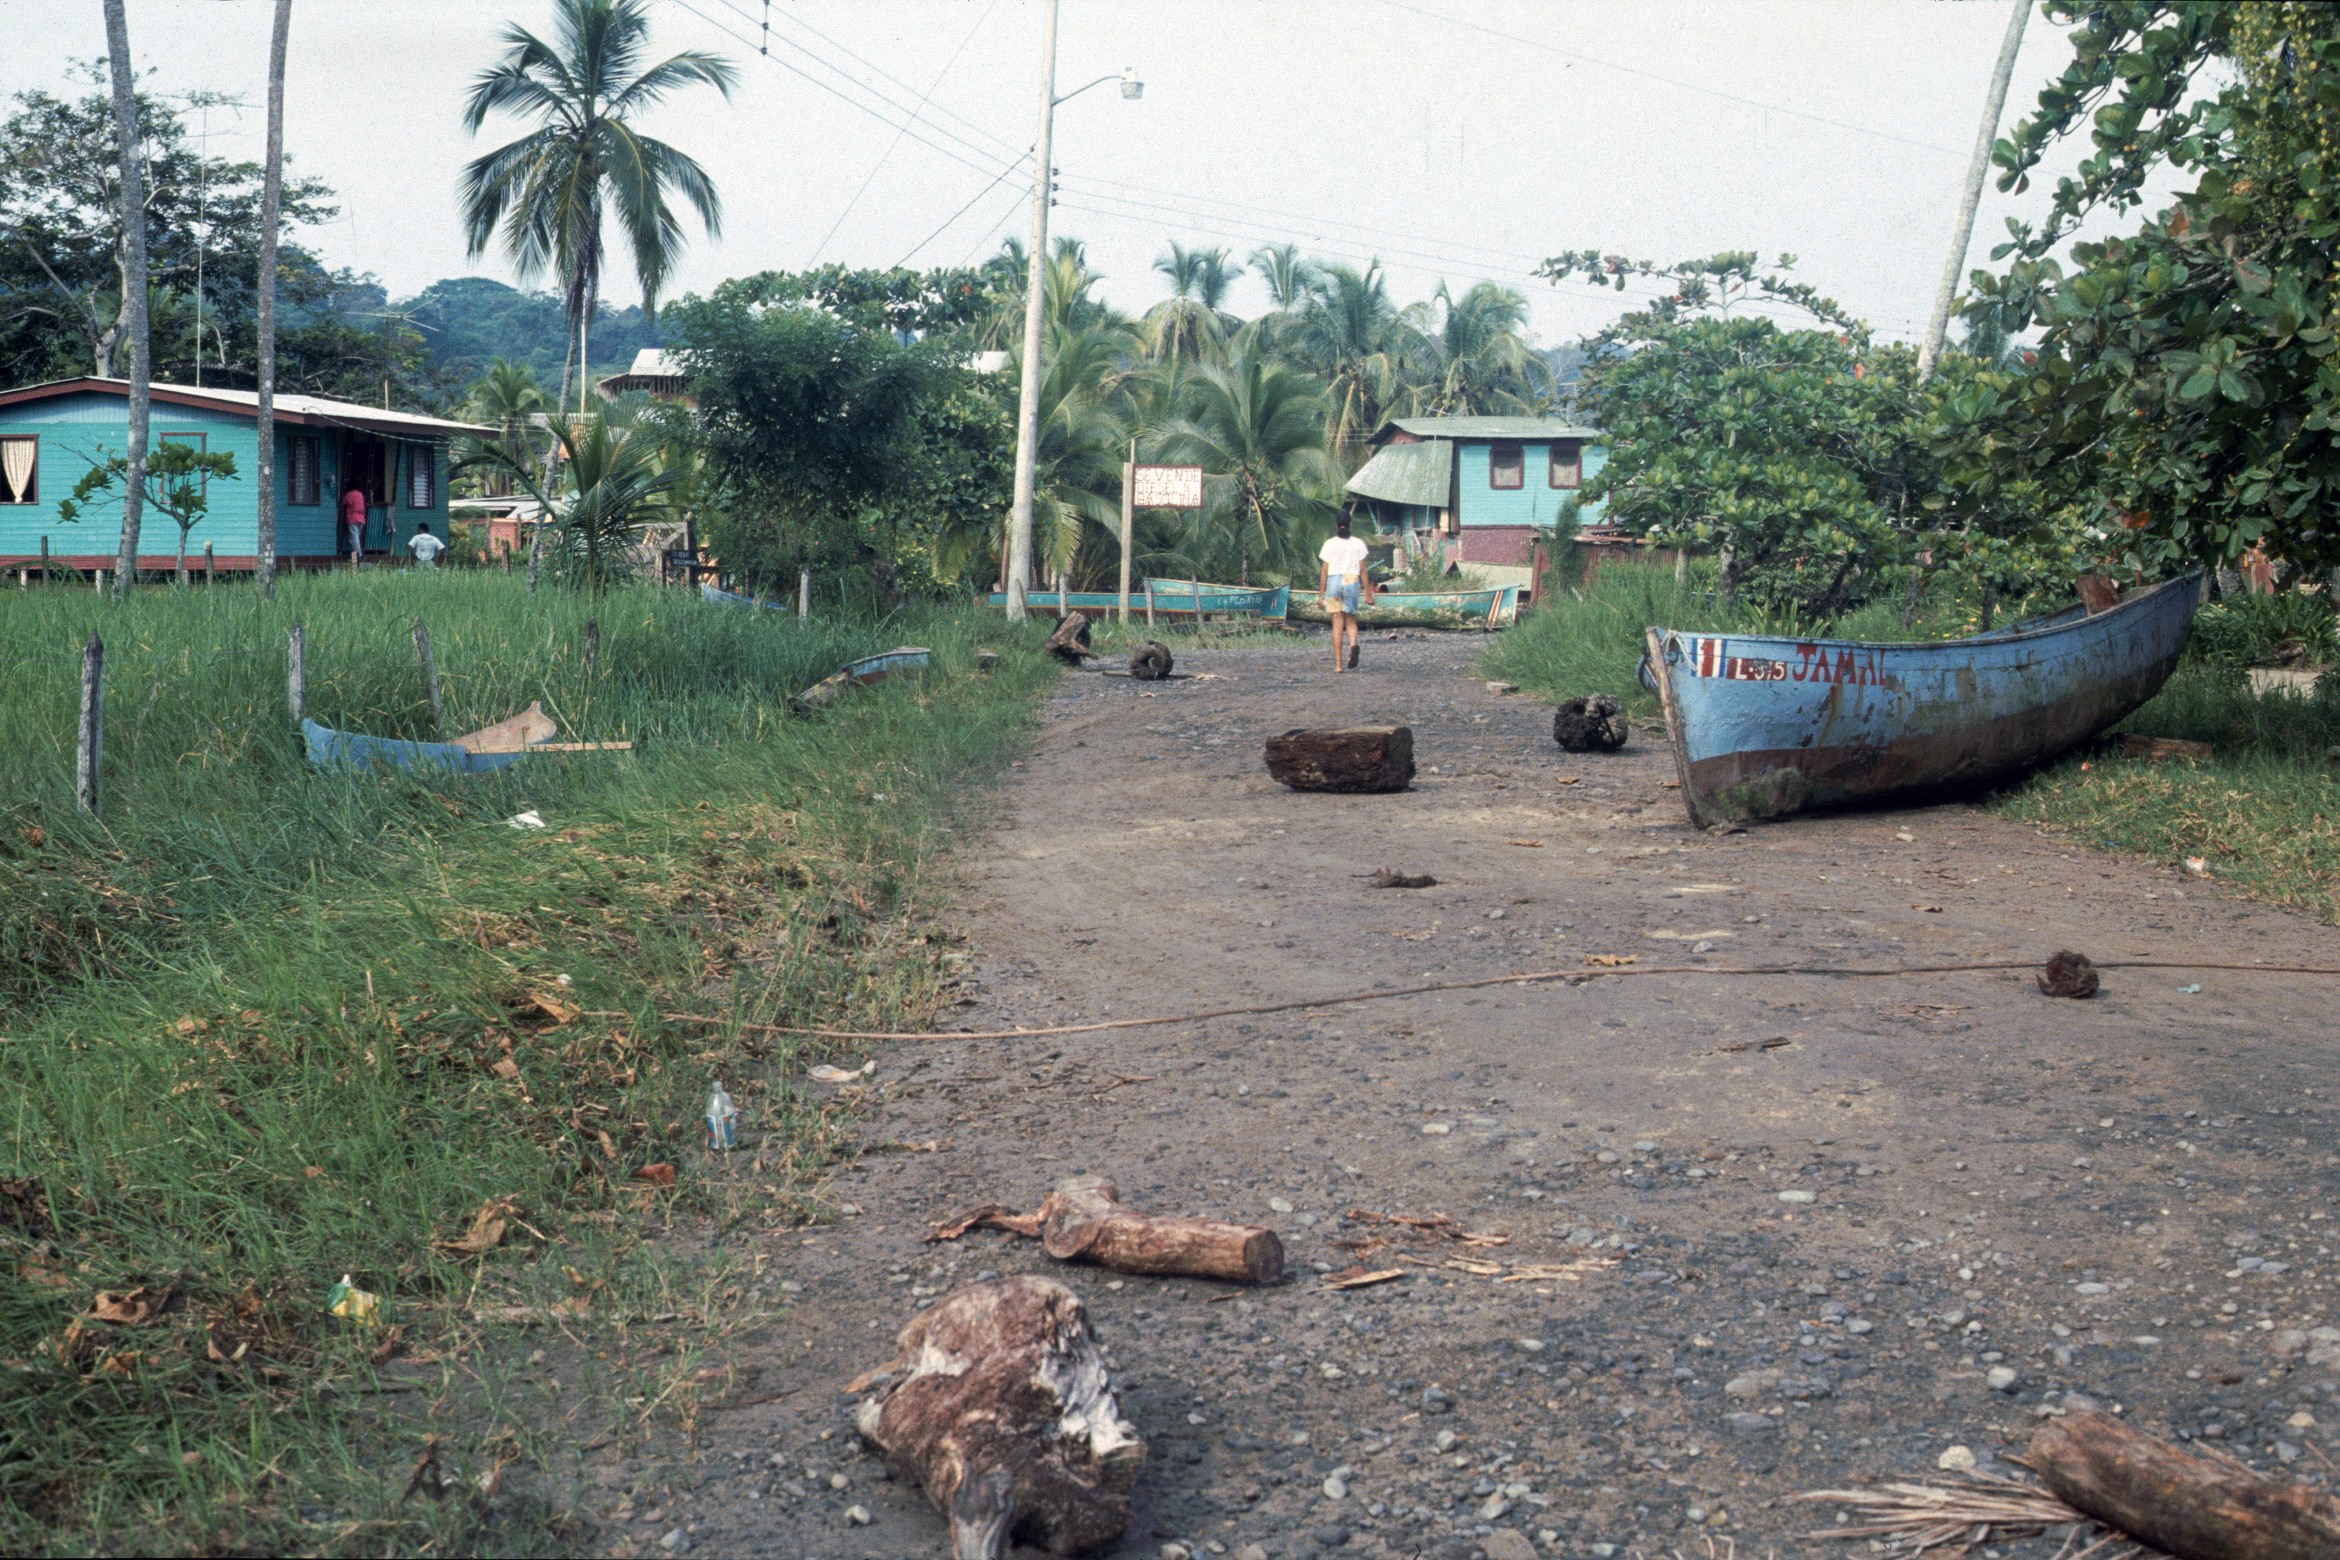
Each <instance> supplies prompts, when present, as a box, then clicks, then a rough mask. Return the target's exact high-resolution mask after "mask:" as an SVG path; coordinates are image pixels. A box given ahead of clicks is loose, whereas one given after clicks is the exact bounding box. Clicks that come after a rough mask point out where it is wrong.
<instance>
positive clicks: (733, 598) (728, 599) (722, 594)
mask: <svg viewBox="0 0 2340 1560" xmlns="http://www.w3.org/2000/svg"><path fill="white" fill-rule="evenodd" d="M699 599H700V600H701V601H707V602H712V603H714V604H715V605H716V606H719V607H762V608H763V609H764V610H765V611H767V612H788V613H793V612H795V611H796V606H795V603H793V602H787V601H758V600H757V599H756V598H755V597H753V596H743V595H741V594H740V593H739V592H738V591H735V590H719V589H717V588H716V587H715V586H713V585H710V584H708V583H707V582H706V581H705V580H701V581H699Z"/></svg>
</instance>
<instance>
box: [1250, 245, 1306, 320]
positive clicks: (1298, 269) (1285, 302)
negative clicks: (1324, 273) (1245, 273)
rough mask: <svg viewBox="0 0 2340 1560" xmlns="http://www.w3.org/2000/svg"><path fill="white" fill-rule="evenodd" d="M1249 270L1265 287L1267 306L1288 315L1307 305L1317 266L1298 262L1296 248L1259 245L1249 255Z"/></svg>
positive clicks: (1302, 261)
mask: <svg viewBox="0 0 2340 1560" xmlns="http://www.w3.org/2000/svg"><path fill="white" fill-rule="evenodd" d="M1251 268H1252V269H1253V270H1254V271H1257V272H1258V273H1259V278H1260V280H1261V281H1263V282H1265V283H1267V290H1268V302H1269V303H1270V304H1271V305H1272V306H1274V307H1275V308H1277V309H1280V310H1282V311H1283V312H1285V313H1287V314H1293V313H1297V312H1299V311H1300V309H1302V308H1303V307H1305V306H1306V305H1307V302H1308V299H1309V298H1310V296H1311V295H1312V294H1313V292H1314V290H1315V286H1316V276H1317V266H1316V262H1315V261H1313V260H1303V259H1302V258H1300V246H1299V245H1298V244H1262V245H1260V246H1259V247H1258V248H1257V249H1254V250H1253V251H1252V252H1251Z"/></svg>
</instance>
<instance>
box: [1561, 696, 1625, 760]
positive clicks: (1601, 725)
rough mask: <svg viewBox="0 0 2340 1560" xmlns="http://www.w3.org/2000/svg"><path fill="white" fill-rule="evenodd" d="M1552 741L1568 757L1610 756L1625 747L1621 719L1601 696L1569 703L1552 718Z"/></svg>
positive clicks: (1618, 711) (1616, 709) (1614, 705)
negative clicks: (1570, 754) (1591, 754)
mask: <svg viewBox="0 0 2340 1560" xmlns="http://www.w3.org/2000/svg"><path fill="white" fill-rule="evenodd" d="M1552 740H1553V741H1555V742H1557V743H1559V744H1560V745H1561V746H1562V747H1564V748H1566V749H1567V750H1568V751H1569V752H1571V753H1614V752H1616V751H1617V749H1619V748H1621V747H1623V746H1624V745H1625V716H1624V714H1623V712H1622V710H1621V709H1620V708H1619V706H1618V703H1617V701H1616V700H1615V699H1612V698H1610V697H1609V696H1608V695H1607V694H1605V693H1596V694H1592V695H1589V696H1588V697H1585V698H1582V699H1570V700H1569V701H1568V702H1567V703H1566V704H1563V705H1561V706H1560V709H1559V712H1558V713H1557V714H1555V715H1554V716H1553V717H1552Z"/></svg>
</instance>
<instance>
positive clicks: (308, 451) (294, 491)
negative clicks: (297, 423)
mask: <svg viewBox="0 0 2340 1560" xmlns="http://www.w3.org/2000/svg"><path fill="white" fill-rule="evenodd" d="M285 450H286V453H287V454H288V455H289V456H290V457H291V459H290V460H289V462H288V463H287V465H286V467H285V473H284V492H285V501H286V502H287V503H291V504H299V505H301V506H302V507H304V508H310V509H313V508H315V507H316V506H317V505H318V504H319V503H322V502H323V501H324V486H323V484H322V483H321V482H319V481H318V473H317V441H316V439H315V438H313V437H303V436H302V435H299V434H295V435H294V436H293V437H291V438H289V439H287V440H285Z"/></svg>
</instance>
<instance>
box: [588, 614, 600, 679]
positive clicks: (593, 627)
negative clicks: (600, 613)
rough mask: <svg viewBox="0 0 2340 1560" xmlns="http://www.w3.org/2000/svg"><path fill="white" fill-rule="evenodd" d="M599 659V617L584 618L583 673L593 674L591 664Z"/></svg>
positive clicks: (589, 675)
mask: <svg viewBox="0 0 2340 1560" xmlns="http://www.w3.org/2000/svg"><path fill="white" fill-rule="evenodd" d="M600 659H601V619H599V618H587V619H586V620H585V675H586V676H588V677H591V676H592V675H593V664H594V663H595V662H596V661H599V660H600Z"/></svg>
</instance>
